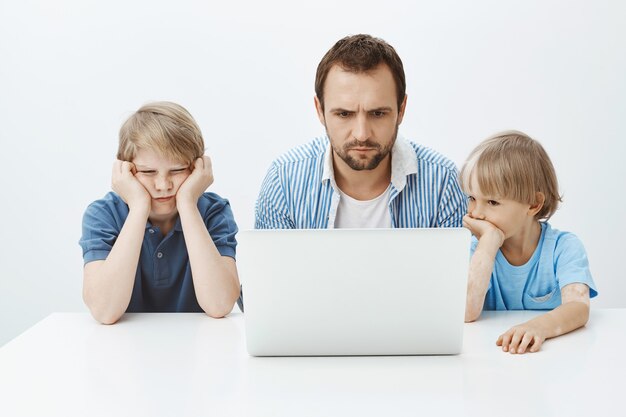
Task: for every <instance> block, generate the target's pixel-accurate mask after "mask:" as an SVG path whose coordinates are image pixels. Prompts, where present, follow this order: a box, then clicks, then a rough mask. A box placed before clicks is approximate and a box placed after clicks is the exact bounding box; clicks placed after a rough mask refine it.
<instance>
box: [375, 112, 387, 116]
mask: <svg viewBox="0 0 626 417" xmlns="http://www.w3.org/2000/svg"><path fill="white" fill-rule="evenodd" d="M372 114H373V115H374V117H383V116H384V115H385V114H387V113H385V112H384V111H375V112H372Z"/></svg>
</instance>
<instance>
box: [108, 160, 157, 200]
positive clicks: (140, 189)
mask: <svg viewBox="0 0 626 417" xmlns="http://www.w3.org/2000/svg"><path fill="white" fill-rule="evenodd" d="M135 172H136V171H135V165H134V164H133V163H132V162H128V161H120V160H116V161H115V162H114V163H113V170H112V173H111V188H112V189H113V191H115V192H116V193H117V194H118V195H119V196H120V197H121V198H122V200H124V202H125V203H126V204H128V207H129V208H130V209H131V210H134V209H139V210H145V211H146V212H149V211H150V205H151V197H150V194H149V193H148V190H146V189H145V187H144V186H143V185H142V184H141V183H140V182H139V180H138V179H137V178H136V177H135Z"/></svg>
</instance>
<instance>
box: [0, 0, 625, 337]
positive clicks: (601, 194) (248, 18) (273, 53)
mask: <svg viewBox="0 0 626 417" xmlns="http://www.w3.org/2000/svg"><path fill="white" fill-rule="evenodd" d="M625 21H626V6H625V3H624V2H622V1H619V0H615V1H607V0H599V1H572V0H558V1H541V0H537V1H529V0H526V1H489V0H475V1H472V2H467V1H429V2H417V1H411V2H406V3H405V2H395V3H394V2H381V1H364V0H361V1H358V0H344V1H336V0H330V1H326V0H324V1H316V2H310V3H302V4H301V2H293V1H284V2H276V1H263V2H258V1H232V2H210V1H199V0H198V1H192V0H183V1H177V2H170V1H168V2H164V1H163V2H161V1H155V0H142V1H132V2H131V1H108V2H102V1H85V0H58V1H54V2H50V1H44V0H30V1H28V0H26V1H9V0H0V141H1V151H0V167H1V170H2V175H0V195H1V197H0V198H1V200H0V201H1V203H0V219H2V221H3V223H4V225H3V227H2V240H1V243H0V245H1V248H0V345H1V344H3V343H4V342H6V341H8V340H9V339H11V338H13V337H14V336H16V335H17V334H19V333H20V332H22V331H24V330H25V329H26V328H28V327H29V326H30V325H32V324H34V323H35V322H37V321H38V320H40V319H41V318H43V317H45V316H46V315H47V314H49V313H51V312H53V311H84V310H85V308H84V306H83V304H82V301H81V280H82V258H81V251H80V248H79V246H78V244H77V241H78V239H79V237H80V223H81V216H82V213H83V210H84V209H85V207H86V205H87V204H88V203H89V202H91V201H92V200H94V199H96V198H99V197H101V196H102V195H104V194H105V193H106V192H107V190H108V189H109V175H110V169H111V164H112V162H113V159H114V157H115V151H116V141H117V131H118V129H119V126H120V124H121V123H122V122H123V120H124V119H125V118H126V117H127V116H128V115H129V114H130V113H131V112H132V111H134V110H136V109H137V108H138V107H139V106H140V105H142V104H143V103H145V102H147V101H152V100H172V101H176V102H179V103H181V104H182V105H184V106H185V107H187V108H188V109H189V110H190V112H191V113H192V114H193V115H194V116H195V118H196V119H197V121H198V122H199V124H200V126H201V128H202V130H203V133H204V135H205V138H206V142H207V143H208V146H209V150H208V153H209V154H210V155H211V156H212V158H213V162H214V168H215V176H216V182H215V185H214V186H213V187H212V188H213V190H214V191H216V192H218V193H219V194H222V195H223V196H226V197H228V198H229V199H230V201H231V204H232V207H233V210H234V212H235V216H236V218H237V220H238V223H239V225H240V228H242V229H246V228H251V227H252V225H253V206H254V200H255V197H256V194H257V192H258V188H259V185H260V181H261V179H262V177H263V175H264V173H265V170H266V168H267V166H268V164H269V162H270V161H271V160H272V159H273V158H274V157H275V156H277V155H278V154H279V153H281V152H283V151H285V150H287V149H288V148H290V147H291V146H293V145H296V144H300V143H303V142H305V141H308V140H309V139H311V138H312V137H314V136H316V135H319V134H321V133H323V129H322V127H321V125H319V122H318V121H317V119H316V116H315V112H314V108H313V94H314V92H313V80H314V74H315V69H316V66H317V63H318V62H319V60H320V58H321V57H322V55H323V54H324V53H325V52H326V51H327V50H328V48H330V47H331V46H332V44H333V43H334V42H335V41H336V40H338V39H339V38H341V37H343V36H345V35H347V34H355V33H370V34H373V35H376V36H379V37H382V38H383V39H385V40H387V41H388V42H389V43H391V44H392V45H394V46H395V47H396V49H397V50H398V52H399V54H400V55H401V57H402V58H403V61H404V64H405V70H406V74H407V81H408V95H409V102H408V110H407V115H406V117H405V121H404V123H403V125H402V126H401V133H402V134H403V135H404V136H405V137H408V138H410V139H413V140H416V141H419V142H421V143H424V144H426V145H429V146H431V147H433V148H435V149H437V150H439V151H440V152H442V153H444V154H446V155H447V156H449V157H450V158H452V159H453V160H454V161H455V162H456V163H457V164H460V163H461V162H462V161H463V159H464V157H465V156H466V155H467V153H468V152H469V151H470V149H471V148H472V147H473V146H474V145H475V144H476V143H477V142H478V141H480V140H482V139H483V138H484V137H486V136H488V135H489V134H491V133H493V132H495V131H497V130H501V129H509V128H515V129H520V130H523V131H525V132H527V133H528V134H530V135H531V136H533V137H535V138H537V139H539V140H540V141H541V142H542V143H543V144H544V146H545V147H546V149H547V150H548V153H549V154H550V155H551V156H552V158H553V161H554V163H555V165H556V168H557V172H558V174H559V178H560V181H561V185H562V191H563V193H564V194H565V203H564V205H563V206H562V209H561V210H560V211H559V212H558V213H557V214H556V215H555V216H554V218H553V220H552V223H553V225H554V226H555V227H557V228H560V229H564V230H571V231H574V232H575V233H577V234H578V235H579V236H580V237H581V238H582V240H583V242H584V243H585V245H586V247H587V250H588V253H589V258H590V261H591V268H592V273H593V275H594V277H595V280H596V283H597V285H598V288H599V291H600V296H599V297H598V298H597V299H596V300H594V303H593V305H594V306H596V307H626V301H625V300H624V296H625V295H626V283H625V281H626V280H625V279H624V274H623V273H622V270H621V267H620V265H621V263H620V262H619V260H620V258H621V256H624V255H623V250H622V248H621V242H622V240H623V238H624V236H626V227H625V222H624V220H623V219H624V214H625V210H624V201H625V198H624V192H625V191H626V187H625V180H624V178H625V174H626V172H625V166H626V161H625V159H624V155H625V151H626V146H625V145H624V138H625V137H626V123H625V120H626V52H625V51H626V25H624V22H625Z"/></svg>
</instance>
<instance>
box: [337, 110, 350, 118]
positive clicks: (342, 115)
mask: <svg viewBox="0 0 626 417" xmlns="http://www.w3.org/2000/svg"><path fill="white" fill-rule="evenodd" d="M337 116H339V117H341V118H343V119H345V118H346V117H348V116H350V112H347V111H340V112H338V113H337Z"/></svg>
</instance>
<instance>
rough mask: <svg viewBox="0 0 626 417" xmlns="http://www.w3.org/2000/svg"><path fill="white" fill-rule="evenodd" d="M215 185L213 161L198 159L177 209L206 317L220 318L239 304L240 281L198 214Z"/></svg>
mask: <svg viewBox="0 0 626 417" xmlns="http://www.w3.org/2000/svg"><path fill="white" fill-rule="evenodd" d="M212 183H213V171H212V167H211V160H210V159H209V157H208V156H205V157H203V158H198V159H197V160H196V161H195V165H194V170H193V172H192V173H191V175H190V176H189V177H188V178H187V179H186V180H185V182H184V183H183V184H182V185H181V186H180V188H179V190H178V193H177V195H176V205H177V207H178V213H179V215H180V221H181V225H182V228H183V233H184V235H185V243H186V245H187V253H188V254H189V263H190V264H191V275H192V278H193V285H194V289H195V292H196V298H197V299H198V304H199V305H200V307H201V308H202V310H204V312H205V313H206V314H208V315H209V316H211V317H216V318H218V317H224V316H225V315H226V314H228V313H230V311H231V310H232V308H233V306H234V304H235V301H237V297H239V277H238V275H237V266H236V264H235V260H234V259H233V258H231V257H229V256H222V255H221V254H220V253H219V251H218V250H217V248H216V247H215V243H214V242H213V239H212V238H211V236H210V234H209V232H208V231H207V228H206V225H205V224H204V221H203V220H202V216H201V215H200V212H199V211H198V199H199V198H200V196H201V195H202V193H203V192H204V191H205V190H206V189H207V188H208V187H209V186H210V185H211V184H212Z"/></svg>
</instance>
